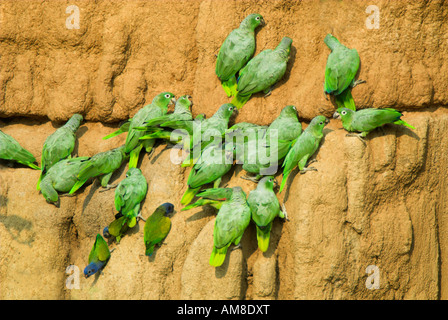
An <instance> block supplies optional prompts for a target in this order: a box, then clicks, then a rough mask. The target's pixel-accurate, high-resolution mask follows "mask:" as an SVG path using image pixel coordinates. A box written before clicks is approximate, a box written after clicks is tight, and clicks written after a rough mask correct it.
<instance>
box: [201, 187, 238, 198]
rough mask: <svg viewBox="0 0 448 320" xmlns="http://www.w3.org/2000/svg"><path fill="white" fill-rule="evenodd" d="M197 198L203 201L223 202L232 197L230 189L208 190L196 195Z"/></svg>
mask: <svg viewBox="0 0 448 320" xmlns="http://www.w3.org/2000/svg"><path fill="white" fill-rule="evenodd" d="M197 196H198V197H201V198H205V199H211V200H220V201H225V200H228V199H230V197H231V196H232V188H210V189H207V190H204V191H202V192H201V193H198V195H197Z"/></svg>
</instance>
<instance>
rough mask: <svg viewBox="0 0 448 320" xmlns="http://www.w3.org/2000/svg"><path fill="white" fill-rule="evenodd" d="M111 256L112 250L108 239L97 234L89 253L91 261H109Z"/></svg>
mask: <svg viewBox="0 0 448 320" xmlns="http://www.w3.org/2000/svg"><path fill="white" fill-rule="evenodd" d="M109 258H110V250H109V246H108V245H107V242H106V240H104V238H103V237H102V236H101V235H100V234H97V235H96V240H95V243H94V244H93V248H92V250H91V251H90V254H89V263H91V262H98V261H107V260H108V259H109Z"/></svg>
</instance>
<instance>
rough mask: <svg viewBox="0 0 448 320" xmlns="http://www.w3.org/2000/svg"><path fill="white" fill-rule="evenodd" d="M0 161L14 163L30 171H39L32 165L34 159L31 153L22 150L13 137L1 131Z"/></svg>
mask: <svg viewBox="0 0 448 320" xmlns="http://www.w3.org/2000/svg"><path fill="white" fill-rule="evenodd" d="M0 159H5V160H12V161H16V162H18V163H21V164H23V165H26V166H29V167H30V168H32V169H35V170H40V168H39V167H38V166H37V165H35V164H34V162H36V158H35V157H34V156H33V155H32V154H31V152H29V151H28V150H26V149H24V148H23V147H22V146H21V145H20V144H19V143H18V142H17V141H16V140H15V139H14V138H13V137H11V136H10V135H7V134H6V133H4V132H2V131H0Z"/></svg>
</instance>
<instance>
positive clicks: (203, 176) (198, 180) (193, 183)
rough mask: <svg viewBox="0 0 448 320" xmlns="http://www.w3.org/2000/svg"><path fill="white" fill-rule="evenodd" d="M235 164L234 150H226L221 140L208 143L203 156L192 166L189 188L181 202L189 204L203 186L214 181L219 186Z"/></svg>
mask: <svg viewBox="0 0 448 320" xmlns="http://www.w3.org/2000/svg"><path fill="white" fill-rule="evenodd" d="M232 165H233V152H232V151H229V150H226V148H225V145H222V143H221V142H215V143H213V144H210V145H208V146H207V147H205V149H204V150H203V151H202V153H201V156H200V157H199V159H198V160H197V161H196V163H195V164H194V166H193V167H192V168H191V171H190V175H189V176H188V181H187V185H188V189H187V190H186V191H185V193H184V195H183V196H182V200H181V204H182V205H184V206H185V205H188V204H189V203H190V202H191V200H193V198H194V196H195V195H196V194H197V193H198V192H199V190H201V188H202V186H204V185H205V184H208V183H212V182H213V187H214V188H217V187H218V186H219V184H220V183H221V179H222V176H224V175H225V174H226V173H227V172H229V171H230V169H231V168H232Z"/></svg>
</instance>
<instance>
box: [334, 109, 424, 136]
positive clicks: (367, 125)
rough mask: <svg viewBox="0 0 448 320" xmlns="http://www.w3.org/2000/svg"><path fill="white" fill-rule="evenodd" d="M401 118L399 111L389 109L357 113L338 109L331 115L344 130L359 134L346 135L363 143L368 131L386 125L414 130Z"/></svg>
mask: <svg viewBox="0 0 448 320" xmlns="http://www.w3.org/2000/svg"><path fill="white" fill-rule="evenodd" d="M402 116H403V114H402V113H401V112H400V111H397V110H395V109H391V108H384V109H376V108H369V109H362V110H358V111H353V110H351V109H348V108H338V109H337V110H336V112H335V113H334V114H333V118H335V119H341V121H342V126H343V127H344V129H345V130H347V131H348V132H360V133H359V134H348V135H350V136H356V137H358V138H360V139H361V141H363V143H365V142H364V140H363V139H362V138H365V137H366V136H367V134H368V133H369V132H370V131H372V130H374V129H376V128H378V127H381V126H383V125H385V124H387V123H394V124H398V125H402V126H406V127H408V128H411V129H414V130H415V128H414V127H413V126H411V125H410V124H409V123H407V122H406V121H404V120H402V119H401V117H402Z"/></svg>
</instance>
